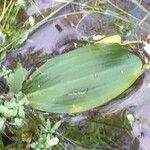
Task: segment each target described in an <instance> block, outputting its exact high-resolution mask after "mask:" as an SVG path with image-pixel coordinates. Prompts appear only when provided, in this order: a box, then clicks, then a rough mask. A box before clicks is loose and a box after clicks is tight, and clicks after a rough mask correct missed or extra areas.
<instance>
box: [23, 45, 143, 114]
mask: <svg viewBox="0 0 150 150" xmlns="http://www.w3.org/2000/svg"><path fill="white" fill-rule="evenodd" d="M142 67H143V64H142V61H141V60H140V58H139V57H137V56H136V55H134V54H132V53H130V52H129V51H128V50H127V49H125V48H122V47H121V46H120V45H90V46H87V47H83V48H79V49H77V50H75V51H71V52H69V53H66V54H63V55H61V56H58V57H56V58H53V59H51V60H49V61H48V62H46V63H45V64H44V65H43V66H41V67H40V68H39V69H38V70H37V71H35V72H34V73H33V74H32V76H31V80H29V81H27V82H26V83H25V84H24V85H23V89H22V91H23V92H24V93H25V94H26V95H27V98H28V100H29V101H30V104H31V106H32V107H33V108H35V109H39V110H42V111H47V112H56V113H75V112H82V111H86V110H89V109H92V108H94V107H97V106H100V105H103V104H104V103H106V102H108V101H110V100H112V99H113V98H115V97H117V96H118V95H120V94H121V93H122V92H123V91H125V90H126V89H127V88H129V87H130V86H131V85H132V84H133V83H134V82H135V80H136V79H137V78H138V77H139V76H140V75H141V73H142Z"/></svg>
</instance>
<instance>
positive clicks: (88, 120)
mask: <svg viewBox="0 0 150 150" xmlns="http://www.w3.org/2000/svg"><path fill="white" fill-rule="evenodd" d="M81 2H82V4H84V3H85V1H82V0H81ZM115 2H116V3H118V1H115ZM86 3H87V1H86ZM142 3H143V5H144V6H146V7H148V6H149V0H143V1H142ZM60 4H61V3H60V2H54V1H48V0H37V6H40V7H38V8H39V9H35V6H34V5H31V6H29V7H28V9H27V10H26V14H25V15H26V16H30V15H35V18H37V20H39V19H40V18H41V15H40V13H39V12H41V13H42V14H43V15H46V14H47V12H50V11H51V10H53V9H55V8H57V7H58V6H59V5H60ZM92 4H93V5H94V4H96V5H97V1H92ZM118 5H120V6H126V8H125V9H129V11H130V12H131V14H132V15H134V16H135V17H137V18H138V19H139V21H137V28H136V29H133V30H132V32H133V34H129V33H128V31H125V32H126V33H128V34H124V38H129V39H133V38H135V37H136V38H138V39H140V38H143V37H144V35H145V33H147V32H148V30H149V29H148V28H147V27H150V25H149V21H147V24H143V22H140V20H141V19H142V18H143V17H144V16H146V15H147V13H145V12H143V11H141V10H140V8H138V7H136V6H135V4H133V3H129V2H127V1H125V0H122V1H121V3H120V1H119V4H118ZM148 8H149V7H148ZM77 10H82V7H81V6H80V7H75V6H72V5H69V6H67V7H65V8H64V9H63V10H62V11H60V12H59V13H58V15H60V14H61V15H62V14H66V13H68V12H76V11H77ZM115 21H116V20H114V19H112V18H111V17H104V16H101V15H97V14H87V13H85V14H82V15H75V16H74V15H72V16H65V17H61V18H58V19H55V20H53V21H49V22H47V23H46V24H44V25H42V26H41V27H40V28H38V29H37V30H36V31H35V32H33V33H32V34H31V35H30V37H29V39H28V40H27V41H26V42H25V43H24V44H23V45H22V46H21V47H20V48H18V49H17V50H16V51H15V52H12V53H10V54H9V55H8V56H7V59H6V60H3V63H4V64H5V65H6V66H9V67H10V68H13V67H14V66H15V65H16V62H17V61H19V62H21V63H22V64H23V65H24V66H25V67H26V69H28V70H30V69H31V68H32V67H35V66H38V65H40V64H41V63H42V62H44V61H46V60H47V59H50V58H52V57H55V56H57V55H60V54H62V53H64V52H67V51H70V50H73V49H74V48H75V47H76V46H82V45H84V44H83V43H82V42H81V39H82V38H84V39H87V38H89V37H92V36H94V35H97V34H106V35H109V34H115V33H119V31H118V30H116V29H114V28H113V27H112V22H115ZM120 23H122V22H120ZM148 25H149V26H148ZM23 26H26V24H25V23H24V24H23ZM121 32H123V31H121ZM149 99H150V71H147V72H146V73H145V76H144V79H143V80H142V83H141V84H140V85H139V86H138V87H137V89H136V90H135V91H134V92H132V93H131V94H130V95H128V96H127V97H126V98H123V99H121V100H118V101H113V102H112V103H110V104H108V105H106V106H104V107H102V108H100V109H97V110H92V111H89V112H85V113H82V114H77V115H73V116H68V115H60V118H61V119H62V120H64V122H65V124H64V127H63V129H62V130H63V135H64V136H66V137H68V138H69V139H71V140H72V141H73V142H70V141H65V142H64V146H65V147H67V149H100V150H105V149H106V150H109V149H111V150H120V149H121V150H137V149H142V150H149V149H150V111H149V110H150V101H149ZM128 113H131V114H133V115H134V117H135V120H134V121H133V122H130V121H128V120H127V118H126V116H127V114H128ZM81 147H82V148H81Z"/></svg>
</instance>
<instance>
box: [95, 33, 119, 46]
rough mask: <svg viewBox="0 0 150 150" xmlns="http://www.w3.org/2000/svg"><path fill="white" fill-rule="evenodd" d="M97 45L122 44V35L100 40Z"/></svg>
mask: <svg viewBox="0 0 150 150" xmlns="http://www.w3.org/2000/svg"><path fill="white" fill-rule="evenodd" d="M96 43H99V44H111V43H121V36H120V35H112V36H108V37H105V38H102V39H100V40H99V41H97V42H96Z"/></svg>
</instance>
